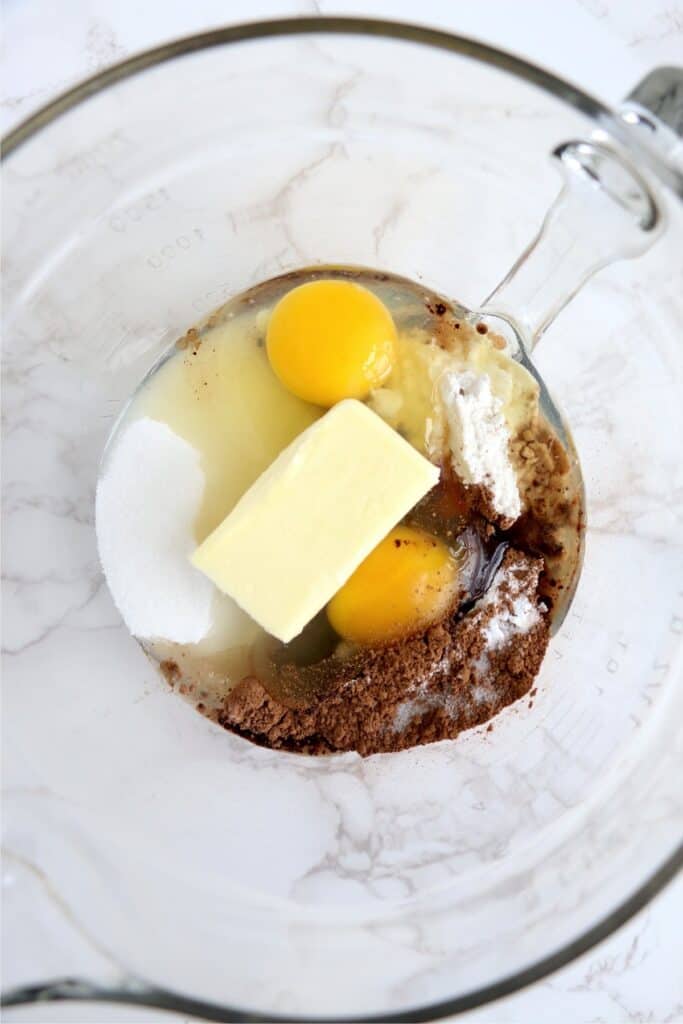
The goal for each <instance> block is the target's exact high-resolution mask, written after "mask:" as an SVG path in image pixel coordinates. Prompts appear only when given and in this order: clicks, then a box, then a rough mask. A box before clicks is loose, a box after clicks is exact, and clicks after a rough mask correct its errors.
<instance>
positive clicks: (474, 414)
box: [439, 370, 522, 520]
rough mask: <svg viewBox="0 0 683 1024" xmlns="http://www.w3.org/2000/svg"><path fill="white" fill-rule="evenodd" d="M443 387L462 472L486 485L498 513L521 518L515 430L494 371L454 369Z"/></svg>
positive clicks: (469, 479)
mask: <svg viewBox="0 0 683 1024" xmlns="http://www.w3.org/2000/svg"><path fill="white" fill-rule="evenodd" d="M439 391H440V394H441V399H442V401H443V404H444V409H445V413H446V420H447V423H448V433H449V444H450V449H451V457H452V460H453V467H454V469H455V471H456V473H457V474H458V476H460V478H461V479H462V480H463V481H464V482H465V483H466V484H479V485H481V486H484V487H486V488H487V490H488V491H489V493H490V495H491V500H492V502H493V507H494V509H495V510H496V512H497V513H498V515H500V516H504V517H505V518H506V519H511V520H515V519H517V518H518V516H519V515H520V514H521V511H522V504H521V500H520V497H519V488H518V487H517V478H516V475H515V471H514V469H513V467H512V463H511V462H510V456H509V444H510V431H509V430H508V426H507V423H506V421H505V417H504V416H503V413H502V411H501V410H502V408H503V403H502V401H501V400H500V398H498V397H496V395H494V394H493V392H492V390H491V381H490V378H489V376H488V374H477V373H474V372H473V371H472V370H465V371H464V372H462V373H457V372H455V371H453V370H449V371H447V372H446V373H443V374H442V375H441V377H440V378H439Z"/></svg>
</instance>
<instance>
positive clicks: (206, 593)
mask: <svg viewBox="0 0 683 1024" xmlns="http://www.w3.org/2000/svg"><path fill="white" fill-rule="evenodd" d="M203 493H204V473H203V471H202V468H201V465H200V458H199V453H198V452H197V451H196V450H195V449H194V448H193V447H192V446H191V445H190V444H188V443H187V442H186V441H184V440H183V439H182V438H181V437H179V436H178V435H177V434H175V433H174V432H173V431H172V430H171V429H170V428H169V427H167V426H166V425H165V424H163V423H158V422H156V421H155V420H152V419H148V418H144V419H140V420H137V421H135V422H134V423H132V424H131V425H130V426H129V427H127V428H126V430H125V431H124V433H123V434H122V435H121V436H120V438H118V439H117V441H116V445H115V447H114V450H113V451H112V452H111V454H110V455H109V458H108V462H107V464H106V466H105V470H104V474H103V476H102V477H101V479H100V481H99V484H98V487H97V501H96V528H97V544H98V548H99V552H100V559H101V561H102V567H103V569H104V572H105V575H106V577H107V583H108V584H109V589H110V591H111V594H112V597H113V598H114V602H115V604H116V606H117V608H118V609H119V611H120V613H121V615H122V617H123V619H124V621H125V623H126V625H127V626H128V629H129V630H130V632H131V633H132V634H133V636H136V637H139V638H140V639H147V640H153V639H163V640H171V641H174V642H175V643H197V642H198V641H199V640H201V639H202V638H203V637H204V636H205V635H206V634H207V632H208V631H209V630H210V628H211V624H212V608H211V606H212V601H213V596H214V591H215V588H214V586H213V584H212V583H211V581H210V580H208V579H207V578H206V577H205V576H204V575H203V574H202V573H200V572H199V571H198V570H197V569H195V568H194V567H193V566H192V565H191V564H190V562H189V561H188V557H189V555H190V554H191V553H192V551H193V550H194V548H195V547H196V540H195V537H194V532H193V530H194V524H195V521H196V518H197V513H198V511H199V507H200V504H201V500H202V495H203Z"/></svg>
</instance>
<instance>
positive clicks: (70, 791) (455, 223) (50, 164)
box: [3, 19, 683, 1021]
mask: <svg viewBox="0 0 683 1024" xmlns="http://www.w3.org/2000/svg"><path fill="white" fill-rule="evenodd" d="M596 133H597V134H598V135H599V136H600V138H602V139H603V140H604V139H605V138H606V137H607V136H610V137H612V138H618V139H620V140H621V144H622V145H625V146H626V147H627V148H628V149H629V150H630V156H631V158H632V159H633V162H634V164H635V165H637V166H638V167H639V168H640V170H642V171H643V173H644V174H646V175H647V174H650V173H651V171H652V169H653V167H654V168H655V170H656V169H657V168H656V164H657V159H656V158H655V157H653V155H652V153H651V152H650V153H649V154H648V152H647V151H646V147H644V146H641V144H640V142H639V141H638V139H637V138H636V133H635V132H634V133H633V135H632V136H630V134H629V133H630V128H629V125H628V123H626V122H625V121H623V120H620V119H619V118H617V117H616V116H615V115H613V114H611V113H610V112H609V111H606V110H605V109H604V108H602V107H601V106H600V104H599V103H597V102H596V101H594V100H592V99H590V97H588V96H586V95H584V94H582V93H580V92H579V91H577V90H576V89H575V88H573V87H570V86H569V85H566V84H565V83H562V82H560V81H558V80H557V79H554V78H552V77H551V76H549V75H548V74H546V73H544V72H542V71H540V70H538V69H535V68H532V67H530V66H528V65H526V64H524V63H523V62H521V61H517V60H515V59H514V58H512V57H509V56H507V55H505V54H501V53H499V52H497V51H494V50H491V49H488V48H487V47H485V46H482V45H479V44H475V43H472V42H471V41H468V40H464V39H459V38H456V37H453V36H449V35H446V34H443V33H438V32H433V31H429V30H423V29H416V28H409V27H406V26H397V25H390V24H384V23H376V22H360V21H353V20H343V19H329V20H323V21H321V20H319V19H306V20H303V21H298V22H284V23H283V22H280V23H273V24H265V23H264V24H261V25H258V26H241V27H238V28H235V29H228V30H225V31H218V32H213V33H209V34H208V35H206V36H199V37H195V38H193V39H188V40H183V41H180V42H178V43H175V44H171V45H169V46H165V47H162V48H161V49H159V50H156V51H153V52H151V53H149V54H146V55H143V56H142V57H138V58H134V59H132V60H130V61H128V62H126V63H125V64H123V65H121V66H120V67H117V68H113V69H110V70H108V71H106V72H104V73H103V74H101V75H99V76H97V77H96V78H95V79H92V80H91V81H90V82H88V83H86V84H85V85H83V86H80V87H78V88H77V89H76V90H74V91H73V92H72V93H71V94H68V95H67V96H66V97H65V98H63V99H62V100H59V101H57V102H56V103H54V104H52V105H51V106H50V107H48V108H46V110H45V111H43V112H41V113H40V114H38V115H37V117H35V118H33V119H32V120H31V121H29V122H28V123H27V124H26V125H24V126H22V127H21V128H20V129H18V130H17V131H16V132H15V133H13V135H12V136H11V137H10V138H9V139H8V140H7V147H6V163H5V170H4V189H5V225H4V247H5V256H4V260H5V265H4V287H5V297H4V308H3V321H4V323H3V333H4V343H5V392H4V415H5V432H4V491H5V527H4V558H5V572H6V580H5V646H6V655H5V694H4V722H3V730H4V744H3V746H4V758H5V770H4V783H5V797H4V811H5V814H4V817H5V841H6V846H7V850H8V855H7V856H8V864H14V865H15V868H16V870H14V872H13V875H12V877H13V880H14V882H13V885H11V886H9V888H8V890H7V896H6V900H5V919H6V927H7V928H8V930H9V933H10V934H11V932H12V927H13V926H16V925H17V923H18V922H19V920H20V919H21V917H22V915H23V913H24V912H25V909H26V907H27V906H29V896H28V889H29V887H30V884H31V880H34V881H35V879H36V878H37V879H40V880H42V881H41V882H40V884H41V885H45V886H46V887H47V888H48V889H49V891H51V892H53V893H58V894H59V900H60V905H61V906H62V907H63V908H64V913H65V914H66V915H67V916H68V918H69V920H70V921H71V922H72V924H73V923H76V924H77V926H78V928H79V929H80V932H81V934H83V935H86V936H88V937H89V939H90V941H91V944H92V945H93V946H94V947H96V948H97V949H98V950H99V951H100V953H101V957H100V959H99V961H98V968H97V970H95V969H92V970H90V971H89V972H87V971H86V972H85V973H86V976H84V977H83V976H81V977H76V978H73V977H72V978H71V980H67V979H64V978H45V977H41V976H36V967H35V965H33V964H32V963H30V962H29V961H30V957H27V958H24V960H23V961H22V963H21V964H20V965H18V966H17V968H16V969H15V970H14V972H13V974H12V977H10V978H7V979H6V980H7V983H8V984H9V985H11V986H15V987H14V988H13V990H12V992H10V993H8V1001H10V1002H11V1001H13V1000H21V999H26V998H31V997H35V996H36V995H40V996H41V997H43V998H50V997H51V998H64V997H68V996H73V997H76V998H79V997H86V996H89V997H93V996H94V997H100V998H112V999H124V1000H126V999H127V1000H130V1001H138V1002H143V1003H144V1002H147V1003H151V1004H158V1005H166V1006H175V1007H176V1008H179V1009H183V1010H185V1011H186V1012H188V1013H189V1012H197V1013H201V1014H204V1015H205V1016H208V1017H211V1018H212V1019H216V1020H218V1019H221V1020H239V1019H250V1020H254V1019H257V1018H258V1017H259V1015H262V1016H264V1017H265V1018H267V1019H269V1020H272V1019H274V1018H275V1017H277V1016H278V1015H284V1016H294V1017H306V1016H308V1017H312V1018H315V1019H317V1020H320V1019H321V1018H324V1017H326V1016H328V1017H331V1018H333V1019H334V1020H340V1019H342V1018H344V1017H350V1016H354V1015H357V1016H362V1017H363V1018H364V1019H366V1020H367V1019H368V1018H371V1017H373V1015H381V1014H384V1015H386V1018H387V1019H390V1020H394V1021H395V1020H401V1019H405V1020H421V1019H428V1018H432V1017H434V1016H436V1015H438V1014H445V1013H452V1012H455V1011H457V1010H460V1009H463V1008H466V1007H471V1006H474V1005H477V1004H478V1003H481V1002H483V1001H485V1000H487V999H490V998H494V997H497V996H499V995H502V994H504V993H505V992H508V991H511V990H512V989H514V988H516V987H519V986H520V985H522V984H525V983H526V982H528V981H530V980H533V979H534V978H537V977H539V976H541V975H542V974H544V973H546V972H547V971H549V970H551V969H553V968H555V967H557V966H559V965H560V964H562V963H563V962H566V961H567V960H568V959H570V958H571V957H572V956H575V955H577V954H578V953H579V952H582V951H583V950H585V949H586V948H588V947H589V946H590V945H591V944H592V943H594V942H595V941H597V940H598V939H599V938H601V937H603V936H604V935H606V934H607V933H608V932H609V931H610V930H612V929H613V928H615V927H616V926H617V925H618V924H620V923H621V922H622V921H623V920H625V919H626V918H627V917H628V916H629V915H630V914H631V913H633V912H634V910H636V909H637V908H638V907H639V906H641V905H642V904H643V902H644V901H645V900H646V899H647V898H648V897H649V896H650V895H651V894H652V893H653V892H655V891H656V890H657V889H658V888H659V887H660V886H661V885H662V884H663V883H664V881H665V880H666V879H667V878H668V877H670V876H671V875H672V874H673V873H674V871H675V870H676V868H677V867H678V866H679V865H680V862H681V849H680V846H678V845H677V844H679V843H680V838H681V832H682V826H683V802H682V801H683V797H682V792H681V786H680V769H681V730H680V722H681V711H682V708H683V691H682V690H681V687H680V682H681V679H680V665H681V632H682V630H683V617H682V616H683V612H682V611H681V590H680V580H681V569H682V567H683V566H682V563H683V556H682V551H681V530H680V523H679V520H678V518H677V512H678V510H679V507H680V506H679V504H678V503H679V499H680V488H681V484H682V483H683V480H682V475H681V458H680V438H681V426H682V421H683V408H682V406H681V401H680V395H681V384H682V382H681V366H682V361H681V345H680V329H681V316H682V308H681V294H682V288H681V280H680V269H681V268H680V249H681V238H683V223H682V216H681V209H680V205H679V204H678V201H677V199H676V198H675V197H674V196H673V195H672V194H671V193H670V192H669V191H668V190H667V186H666V185H664V186H661V182H660V186H658V185H656V184H653V188H655V189H657V188H659V191H660V193H661V194H660V198H659V202H660V203H661V205H662V208H664V207H666V208H667V217H668V229H667V231H666V232H664V233H663V234H662V236H661V237H660V238H659V239H658V240H657V242H656V244H654V245H653V246H652V247H651V249H650V250H649V251H648V252H647V253H646V254H645V255H644V256H642V257H641V258H639V259H637V260H633V261H630V262H621V263H616V264H614V265H611V266H609V267H608V268H607V269H605V270H603V271H602V272H601V274H600V275H598V276H597V277H595V278H594V279H593V280H592V281H591V282H590V284H589V285H588V286H587V287H586V288H585V289H584V290H583V291H581V293H580V294H579V295H578V296H577V297H576V299H574V301H573V303H572V304H571V305H570V306H569V307H568V308H567V310H566V311H565V312H564V313H563V314H562V316H561V317H560V318H559V320H558V321H557V322H555V323H554V324H553V325H552V326H551V327H550V328H549V330H548V331H547V333H546V335H545V337H544V339H543V343H542V344H541V345H540V347H539V349H538V350H537V355H538V358H537V360H536V361H537V365H538V366H539V368H540V371H541V373H542V374H543V376H544V378H545V380H546V381H547V383H548V385H549V387H550V389H551V391H552V392H553V393H554V395H555V396H556V398H557V400H558V402H559V404H560V406H561V407H562V408H563V410H564V411H565V413H566V416H567V419H568V422H569V423H570V425H571V428H572V431H573V436H574V439H575V441H576V445H577V448H578V452H579V455H580V458H581V460H582V465H583V471H584V476H585V482H586V490H587V503H588V505H587V508H588V529H587V536H586V555H585V564H584V569H583V575H582V578H581V581H580V585H579V589H578V592H577V594H576V597H575V600H574V603H573V605H572V608H571V610H570V612H569V614H568V616H567V618H566V620H565V622H564V624H563V626H562V628H561V630H560V631H559V633H558V635H556V636H555V638H554V640H553V642H552V646H551V649H550V651H549V654H548V656H547V658H546V661H545V664H544V666H543V670H542V672H541V675H540V677H539V680H538V686H537V691H536V692H535V695H534V696H533V697H531V698H529V699H525V700H523V701H522V702H520V703H519V704H518V705H515V706H513V707H512V708H510V709H508V710H507V711H506V712H504V713H503V714H502V715H501V716H500V717H498V718H497V719H495V721H494V725H493V730H492V731H491V732H486V731H485V730H483V729H481V730H475V731H473V732H471V733H468V734H466V735H464V736H462V737H461V738H460V739H458V740H457V741H456V742H446V743H443V744H437V745H434V746H430V747H422V748H418V749H414V750H410V751H407V752H404V753H401V754H392V755H384V756H378V757H374V758H369V759H367V760H361V759H360V758H359V757H357V756H355V755H345V756H339V757H330V758H323V759H306V758H304V757H297V756H290V755H285V754H281V753H274V752H271V751H268V750H262V749H258V748H256V747H254V746H252V745H250V744H249V743H247V742H246V741H244V740H242V739H240V738H238V737H236V736H233V735H230V734H228V733H225V732H223V731H221V730H220V729H219V728H218V727H217V726H215V725H214V724H212V723H211V722H209V721H207V720H206V719H204V718H202V717H201V716H200V715H198V714H197V713H196V712H195V711H194V710H193V709H192V708H191V707H190V706H189V705H188V704H186V703H184V702H183V701H182V700H180V699H178V697H177V696H175V695H174V694H172V693H171V692H169V691H168V688H167V687H166V684H165V683H164V682H163V680H162V679H161V677H160V676H159V675H158V673H157V671H156V669H155V668H154V666H153V665H151V664H150V663H148V661H147V660H146V659H145V657H144V655H143V653H142V651H141V650H140V648H139V647H138V645H137V643H136V642H135V641H134V640H133V639H132V638H131V637H130V636H129V635H128V633H127V631H126V629H125V627H124V626H123V624H122V623H121V621H120V619H119V616H118V614H117V613H116V611H115V609H114V607H113V605H112V602H111V600H110V598H109V595H108V592H107V588H106V585H105V583H104V581H103V578H102V574H101V571H100V568H99V564H98V559H97V551H96V545H95V535H94V528H93V500H94V488H95V482H96V479H97V473H98V463H99V458H100V454H101V452H102V450H103V447H104V444H105V441H106V439H107V436H108V434H109V432H110V430H111V428H112V425H113V423H114V421H115V419H116V417H117V415H118V414H119V412H120V411H121V409H122V408H123V406H124V404H125V402H126V400H127V397H128V396H129V394H130V393H131V392H132V391H133V389H134V388H135V386H136V385H137V383H138V382H139V381H140V379H141V378H142V377H143V375H144V373H145V372H146V370H147V369H148V368H149V367H150V366H151V365H152V364H153V363H154V362H155V361H156V359H157V358H158V357H159V355H160V353H161V352H162V351H163V349H164V348H165V347H166V346H167V345H168V344H169V343H170V342H171V341H173V340H174V339H175V338H177V337H178V336H180V335H181V334H182V333H183V332H184V331H185V329H186V328H187V327H188V326H190V325H191V324H192V323H193V322H194V321H195V320H197V319H198V318H199V317H200V316H201V315H202V314H204V313H207V312H208V311H210V310H211V309H212V308H213V307H216V306H218V305H219V304H221V303H222V302H223V301H224V300H225V299H226V298H228V297H229V296H231V295H233V294H235V293H237V292H239V291H241V290H243V289H245V288H247V287H249V286H250V285H253V284H254V283H256V282H258V281H260V280H263V279H265V278H269V277H271V276H274V275H276V274H279V273H281V272H283V271H286V270H290V269H292V268H296V267H300V266H303V265H306V264H313V263H324V262H340V263H355V264H364V265H367V266H371V267H378V268H382V269H386V270H390V271H393V272H395V273H397V274H403V275H406V276H407V277H410V278H413V279H416V280H418V281H423V282H424V283H425V285H428V286H430V287H432V288H434V289H436V290H438V291H441V292H444V293H446V294H448V295H450V296H453V297H455V298H457V299H459V300H461V301H462V302H464V303H465V304H467V305H469V306H477V304H479V303H480V302H481V301H482V299H483V297H484V296H486V295H488V294H489V293H490V292H491V291H492V290H493V289H494V288H495V285H496V283H497V282H498V281H500V280H501V279H502V278H503V277H504V275H505V272H506V271H507V269H508V268H509V267H510V266H511V265H512V264H513V263H514V260H515V258H516V257H517V256H518V255H519V253H520V252H521V251H522V249H523V247H524V245H525V244H526V243H527V242H528V240H529V238H530V237H531V235H532V234H533V232H534V230H535V229H536V228H537V227H538V224H539V222H540V221H541V220H542V217H543V214H544V213H545V211H546V209H547V208H548V206H549V204H550V203H551V201H552V200H553V199H554V197H555V195H556V192H557V189H558V179H557V175H556V172H555V169H554V168H553V166H552V162H551V161H550V160H548V159H547V155H548V154H549V153H550V152H551V151H552V150H553V149H554V148H555V147H556V146H558V145H560V144H562V143H563V142H565V141H566V140H568V139H572V138H573V139H581V138H584V139H586V138H589V137H590V136H591V134H593V136H595V135H596ZM661 170H662V168H661V167H660V168H659V171H660V172H661ZM658 176H659V178H660V179H662V178H666V176H667V175H666V174H663V173H659V175H658ZM677 181H680V179H677V178H676V175H675V173H673V174H671V175H669V185H670V184H672V183H673V184H674V186H676V182H677ZM591 225H593V227H591ZM602 235H604V231H603V228H602V225H601V222H600V220H599V218H598V219H597V220H595V221H591V222H589V223H588V227H586V224H585V223H584V225H583V227H582V244H583V245H584V247H585V246H586V245H588V247H589V248H590V244H591V239H592V238H594V240H595V242H596V244H598V243H599V240H600V238H601V237H602ZM541 319H542V318H541ZM173 497H174V496H173V494H172V493H169V495H168V501H169V502H173ZM82 970H83V968H82V967H81V964H80V963H79V962H74V963H73V966H72V968H71V969H70V973H71V974H72V975H77V976H78V975H79V972H80V971H82ZM16 986H26V987H24V988H21V987H19V988H17V987H16Z"/></svg>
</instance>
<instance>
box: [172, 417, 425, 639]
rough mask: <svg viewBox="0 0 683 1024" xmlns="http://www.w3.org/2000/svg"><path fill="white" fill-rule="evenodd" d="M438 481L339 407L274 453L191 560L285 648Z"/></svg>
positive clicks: (389, 438)
mask: <svg viewBox="0 0 683 1024" xmlns="http://www.w3.org/2000/svg"><path fill="white" fill-rule="evenodd" d="M438 479H439V470H438V469H437V467H436V466H433V465H432V463H431V462H428V461H427V459H425V458H424V457H423V456H422V455H420V453H419V452H418V451H416V449H415V448H413V447H412V446H411V445H410V444H408V442H407V441H404V440H403V438H402V437H401V436H400V435H399V434H397V433H396V432H395V431H394V430H392V429H391V427H389V426H387V424H386V423H384V421H383V420H381V419H380V418H379V416H377V415H376V413H374V412H372V411H371V410H370V409H368V408H367V406H365V405H363V404H362V403H361V402H357V401H355V400H353V399H348V400H346V401H343V402H339V403H338V404H337V405H335V406H333V408H332V409H330V411H329V412H327V413H326V414H325V415H324V416H323V417H322V418H321V419H319V420H318V421H317V422H316V423H314V424H313V425H312V426H310V427H308V429H307V430H304V432H303V433H302V434H300V435H299V437H297V438H296V439H295V440H294V441H293V442H292V444H290V445H289V447H288V448H286V449H285V450H284V451H283V452H281V453H280V455H279V456H278V457H277V458H276V459H275V461H274V462H273V463H272V465H271V466H269V467H268V469H267V470H266V471H265V472H264V473H263V474H262V475H261V476H260V477H259V479H258V480H257V481H256V482H255V483H254V484H253V485H252V486H251V487H250V488H249V490H248V491H247V492H246V494H245V495H244V496H243V497H242V498H241V499H240V500H239V502H238V503H237V505H236V506H235V508H234V509H233V510H232V512H230V514H229V515H228V516H227V517H226V518H225V519H224V520H223V522H222V523H221V524H220V526H218V527H216V529H215V530H214V531H213V533H212V534H210V535H209V537H207V539H206V540H205V541H204V543H203V544H201V545H200V546H199V547H198V548H197V550H196V551H195V553H194V555H193V556H192V562H193V564H194V565H195V566H196V567H197V568H198V569H201V571H202V572H204V573H205V574H206V575H207V576H208V577H209V578H210V579H212V580H213V582H214V583H215V584H216V586H217V587H218V588H219V589H220V590H222V591H224V592H225V593H226V594H229V595H230V597H232V598H234V600H235V601H237V603H238V604H239V605H241V606H242V608H243V609H244V610H245V611H246V612H247V613H248V614H249V615H251V617H252V618H253V619H255V620H256V621H257V622H258V623H259V624H260V625H261V626H263V628H264V629H265V630H266V631H267V632H268V633H271V634H272V635H273V636H275V637H277V638H278V639H279V640H282V641H283V642H285V643H287V642H288V641H289V640H292V639H293V638H294V637H295V636H298V634H299V633H300V632H301V630H302V629H303V628H304V626H305V625H306V624H307V623H308V622H310V620H311V619H312V618H313V617H314V616H315V615H316V614H317V613H318V612H319V611H320V609H321V608H323V607H324V606H325V605H326V604H327V602H328V601H329V600H330V598H331V597H332V596H333V595H334V594H336V592H337V591H338V590H339V588H340V587H341V586H342V585H343V584H344V583H346V581H347V579H348V578H349V576H350V575H351V574H352V573H353V572H354V570H355V569H357V568H358V566H359V565H360V563H361V562H362V561H363V559H364V558H365V557H366V555H368V554H369V553H370V552H371V551H372V549H373V548H374V547H376V545H377V544H378V543H379V542H380V541H381V540H382V538H383V537H384V536H386V534H387V533H388V532H389V530H390V529H391V528H392V527H393V526H395V525H396V523H398V522H399V520H401V519H402V518H403V516H404V515H405V514H406V512H408V511H409V510H410V509H411V508H412V507H413V505H415V503H416V502H418V501H419V500H420V498H422V497H423V496H424V495H425V494H426V493H427V491H429V490H430V489H431V488H432V487H433V486H434V485H435V484H436V483H437V482H438Z"/></svg>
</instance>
